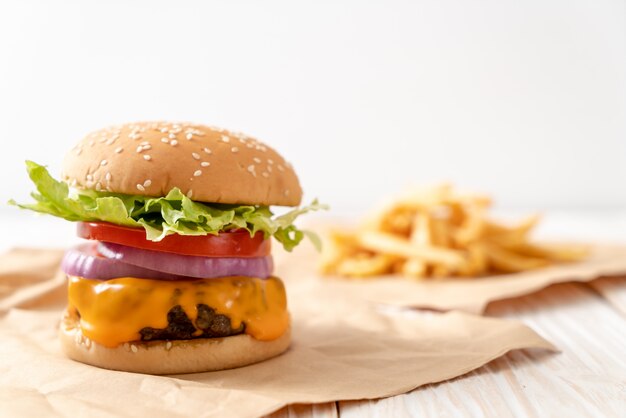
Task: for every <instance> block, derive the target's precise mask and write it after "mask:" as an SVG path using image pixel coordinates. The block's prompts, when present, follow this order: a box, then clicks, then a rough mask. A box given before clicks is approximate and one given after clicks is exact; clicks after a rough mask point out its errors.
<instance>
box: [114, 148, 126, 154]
mask: <svg viewBox="0 0 626 418" xmlns="http://www.w3.org/2000/svg"><path fill="white" fill-rule="evenodd" d="M122 151H124V148H122V147H117V148H115V153H116V154H119V153H120V152H122Z"/></svg>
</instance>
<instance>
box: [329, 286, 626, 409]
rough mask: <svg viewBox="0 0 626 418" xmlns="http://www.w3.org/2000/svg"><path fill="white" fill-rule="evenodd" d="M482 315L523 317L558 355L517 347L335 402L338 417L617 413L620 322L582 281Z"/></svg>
mask: <svg viewBox="0 0 626 418" xmlns="http://www.w3.org/2000/svg"><path fill="white" fill-rule="evenodd" d="M488 314H489V315H493V316H498V317H504V318H511V319H513V318H516V319H520V320H522V321H524V322H525V323H527V324H528V325H530V326H531V327H533V328H534V329H535V330H537V331H538V332H539V333H541V334H542V335H544V336H545V337H547V338H548V339H549V340H550V341H552V342H553V343H555V344H556V345H557V346H558V347H560V348H561V349H562V350H563V352H562V353H560V354H548V353H545V352H542V351H533V350H520V351H515V352H512V353H509V354H507V355H505V356H503V357H501V358H499V359H496V360H495V361H493V362H491V363H489V364H487V365H485V366H483V367H481V368H480V369H477V370H475V371H473V372H471V373H469V374H467V375H465V376H462V377H459V378H456V379H453V380H451V381H448V382H443V383H439V384H433V385H428V386H424V387H422V388H418V389H417V390H415V391H413V392H411V393H410V394H406V395H400V396H396V397H393V398H388V399H381V400H374V401H367V402H362V401H361V402H340V403H339V412H340V415H341V416H342V417H362V416H369V417H383V416H394V417H396V416H413V417H421V416H444V417H447V416H450V417H457V416H458V417H464V416H511V415H515V416H528V417H542V416H577V417H586V416H589V417H592V416H620V415H621V416H623V414H624V411H626V390H624V388H625V387H626V356H625V353H626V320H625V319H624V316H623V315H621V314H619V313H618V312H617V311H616V310H615V309H613V308H612V307H611V306H610V305H609V304H608V303H607V302H606V300H604V299H603V298H601V297H599V296H598V295H597V294H596V293H595V292H593V291H592V290H591V289H589V288H587V287H586V286H585V285H582V284H563V285H556V286H552V287H550V288H548V289H545V290H543V291H541V292H539V293H536V294H533V295H529V296H525V297H522V298H517V299H513V300H508V301H501V302H496V303H494V304H492V305H491V306H490V307H489V309H488Z"/></svg>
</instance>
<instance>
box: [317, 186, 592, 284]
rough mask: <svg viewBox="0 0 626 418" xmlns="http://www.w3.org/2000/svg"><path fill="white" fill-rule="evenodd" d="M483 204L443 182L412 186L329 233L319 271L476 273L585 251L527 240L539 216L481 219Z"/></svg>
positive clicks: (571, 257) (422, 275) (521, 267)
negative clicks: (510, 221) (347, 227)
mask: <svg viewBox="0 0 626 418" xmlns="http://www.w3.org/2000/svg"><path fill="white" fill-rule="evenodd" d="M490 206H491V199H490V198H489V197H488V196H485V195H482V194H468V193H466V194H459V193H457V192H456V191H455V190H454V188H453V187H452V186H451V185H448V184H445V185H440V186H437V187H432V188H428V189H420V190H413V191H411V192H410V193H407V194H405V195H403V196H400V197H399V198H398V199H395V200H393V201H390V202H389V203H387V204H386V205H385V206H384V207H383V208H382V209H380V210H378V211H376V212H375V213H373V214H372V215H371V216H369V217H368V218H367V219H366V220H365V221H364V222H363V223H362V224H361V225H360V226H359V227H358V228H357V229H356V230H354V231H331V232H330V234H329V237H328V238H329V239H327V240H326V242H325V243H324V251H323V253H322V258H321V271H322V273H325V274H329V275H340V276H345V277H371V276H379V275H386V274H394V273H397V274H402V275H404V276H407V277H411V278H415V279H426V278H446V277H478V276H486V275H492V274H500V273H513V272H520V271H525V270H531V269H536V268H540V267H545V266H548V265H550V264H552V263H556V262H568V261H576V260H580V259H581V258H583V257H584V256H585V255H586V250H585V249H584V248H581V247H579V246H563V245H558V246H557V245H539V244H536V243H532V242H530V240H529V234H530V232H531V230H532V229H533V227H534V226H535V225H536V224H537V222H538V221H539V217H538V216H536V215H535V216H531V217H528V218H527V219H524V220H522V221H521V222H518V223H517V224H515V225H510V226H507V225H504V224H501V223H497V222H495V221H493V220H492V219H490V218H488V217H487V211H488V209H489V208H490Z"/></svg>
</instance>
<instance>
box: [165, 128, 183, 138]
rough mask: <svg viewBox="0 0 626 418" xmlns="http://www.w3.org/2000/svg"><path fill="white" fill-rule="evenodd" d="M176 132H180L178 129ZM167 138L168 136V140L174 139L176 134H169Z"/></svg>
mask: <svg viewBox="0 0 626 418" xmlns="http://www.w3.org/2000/svg"><path fill="white" fill-rule="evenodd" d="M176 132H180V129H178V130H177V131H176ZM167 136H169V137H170V139H176V133H175V132H170V133H169V134H168V135H167Z"/></svg>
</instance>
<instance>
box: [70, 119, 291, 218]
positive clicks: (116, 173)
mask: <svg viewBox="0 0 626 418" xmlns="http://www.w3.org/2000/svg"><path fill="white" fill-rule="evenodd" d="M62 178H63V180H65V181H66V182H68V183H69V184H70V185H72V186H75V187H77V188H79V189H94V190H98V191H110V192H115V193H124V194H137V195H144V196H164V195H166V194H167V193H168V192H169V191H170V190H171V189H172V188H174V187H178V188H179V189H180V190H181V191H182V192H183V193H185V194H186V195H187V196H189V197H190V198H192V199H193V200H196V201H201V202H215V203H233V204H252V205H280V206H297V205H299V204H300V201H301V199H302V189H301V188H300V183H299V181H298V177H297V176H296V173H295V172H294V170H293V168H292V167H291V165H290V164H289V163H288V162H286V161H285V159H284V158H283V157H281V156H280V154H278V153H277V152H276V151H274V150H273V149H272V148H270V147H268V146H267V145H265V144H263V143H261V142H259V141H257V140H256V139H254V138H251V137H248V136H246V135H243V134H240V133H234V132H229V131H226V130H224V129H220V128H215V127H209V126H204V125H197V124H191V123H171V122H139V123H129V124H124V125H118V126H113V127H110V128H106V129H102V130H99V131H95V132H93V133H91V134H89V135H87V137H86V138H85V139H83V140H82V141H81V142H79V143H78V145H76V146H75V147H74V148H72V150H71V151H70V152H69V153H68V154H67V156H66V157H65V160H64V161H63V172H62Z"/></svg>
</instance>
